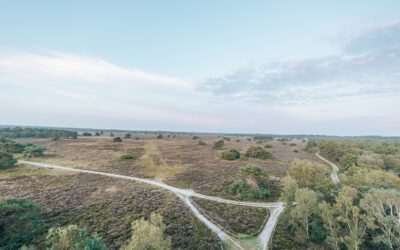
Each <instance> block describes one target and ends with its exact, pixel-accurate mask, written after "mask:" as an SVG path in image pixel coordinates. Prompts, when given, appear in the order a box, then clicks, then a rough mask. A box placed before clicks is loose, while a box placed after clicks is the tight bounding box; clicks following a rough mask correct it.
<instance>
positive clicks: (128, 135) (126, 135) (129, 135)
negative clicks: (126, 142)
mask: <svg viewBox="0 0 400 250" xmlns="http://www.w3.org/2000/svg"><path fill="white" fill-rule="evenodd" d="M124 138H125V139H129V138H132V135H131V134H129V133H127V134H125V135H124Z"/></svg>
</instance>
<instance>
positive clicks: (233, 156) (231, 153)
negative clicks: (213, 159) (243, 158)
mask: <svg viewBox="0 0 400 250" xmlns="http://www.w3.org/2000/svg"><path fill="white" fill-rule="evenodd" d="M221 158H222V159H224V160H228V161H234V160H238V159H240V152H239V151H237V150H236V149H230V150H228V151H225V152H222V155H221Z"/></svg>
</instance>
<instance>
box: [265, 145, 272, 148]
mask: <svg viewBox="0 0 400 250" xmlns="http://www.w3.org/2000/svg"><path fill="white" fill-rule="evenodd" d="M264 148H273V146H272V145H271V144H266V145H265V146H264Z"/></svg>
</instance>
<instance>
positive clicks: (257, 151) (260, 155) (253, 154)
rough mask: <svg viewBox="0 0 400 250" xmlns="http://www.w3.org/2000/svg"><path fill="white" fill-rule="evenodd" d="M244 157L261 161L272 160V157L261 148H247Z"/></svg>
mask: <svg viewBox="0 0 400 250" xmlns="http://www.w3.org/2000/svg"><path fill="white" fill-rule="evenodd" d="M245 156H246V157H247V158H255V159H262V160H267V159H272V158H273V156H272V154H271V153H270V152H268V151H265V150H264V149H263V148H261V147H258V146H251V147H250V148H248V149H247V151H246V154H245Z"/></svg>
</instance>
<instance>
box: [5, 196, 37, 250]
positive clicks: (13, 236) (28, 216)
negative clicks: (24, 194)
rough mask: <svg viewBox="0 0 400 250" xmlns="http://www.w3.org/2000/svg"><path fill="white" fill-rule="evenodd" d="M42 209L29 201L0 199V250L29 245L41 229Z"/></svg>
mask: <svg viewBox="0 0 400 250" xmlns="http://www.w3.org/2000/svg"><path fill="white" fill-rule="evenodd" d="M41 214H42V209H41V207H40V205H39V204H37V203H36V202H34V201H32V200H29V199H14V198H13V199H0V246H1V247H0V249H18V248H19V247H21V246H22V245H24V244H29V243H30V241H31V240H32V239H33V238H35V236H36V235H37V233H38V232H39V231H40V229H41V223H40V220H41Z"/></svg>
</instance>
